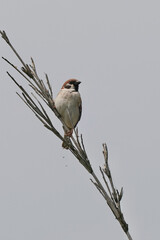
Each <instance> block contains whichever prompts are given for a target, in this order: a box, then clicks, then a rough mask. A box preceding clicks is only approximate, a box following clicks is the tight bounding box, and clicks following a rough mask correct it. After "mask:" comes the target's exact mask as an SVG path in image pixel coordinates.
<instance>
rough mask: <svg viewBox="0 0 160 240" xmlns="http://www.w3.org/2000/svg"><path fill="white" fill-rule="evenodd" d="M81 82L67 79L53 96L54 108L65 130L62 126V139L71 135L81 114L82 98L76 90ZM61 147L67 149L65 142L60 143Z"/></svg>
mask: <svg viewBox="0 0 160 240" xmlns="http://www.w3.org/2000/svg"><path fill="white" fill-rule="evenodd" d="M80 83H81V82H80V81H78V80H76V79H69V80H67V81H66V82H65V83H64V84H63V86H62V88H61V90H60V92H59V93H58V95H57V97H56V98H55V101H54V102H55V108H56V109H57V111H58V112H59V114H60V115H61V117H62V119H63V121H64V123H65V125H66V126H67V128H68V129H67V130H65V126H63V128H64V131H65V133H64V139H65V140H67V137H71V136H72V133H73V129H74V128H75V127H76V126H77V123H78V122H79V120H80V118H81V114H82V100H81V96H80V93H79V92H78V89H79V84H80ZM62 147H63V148H66V149H68V146H67V144H66V143H65V142H63V143H62Z"/></svg>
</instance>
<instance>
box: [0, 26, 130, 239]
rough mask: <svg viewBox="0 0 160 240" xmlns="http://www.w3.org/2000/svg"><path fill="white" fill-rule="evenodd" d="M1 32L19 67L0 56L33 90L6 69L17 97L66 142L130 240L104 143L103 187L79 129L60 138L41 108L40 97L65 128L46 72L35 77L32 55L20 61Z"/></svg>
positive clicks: (121, 194) (119, 194) (0, 32)
mask: <svg viewBox="0 0 160 240" xmlns="http://www.w3.org/2000/svg"><path fill="white" fill-rule="evenodd" d="M0 34H1V36H2V38H3V39H4V40H5V42H6V43H7V44H8V45H9V47H10V48H11V49H12V51H13V52H14V53H15V55H16V56H17V58H18V59H19V61H20V63H21V64H22V67H21V69H18V68H17V67H15V65H14V64H12V63H11V62H10V61H9V60H7V59H6V58H4V57H2V58H3V60H4V61H6V62H7V63H8V64H9V65H10V66H11V67H13V68H14V69H15V70H16V71H17V72H18V73H19V74H20V76H21V77H22V78H24V79H25V80H26V81H27V82H28V85H29V87H30V88H31V89H32V91H33V92H34V93H31V94H30V93H28V92H27V91H26V90H25V89H24V88H23V86H21V85H20V84H19V83H18V82H17V81H16V80H15V78H14V77H13V76H12V75H11V74H10V73H9V72H7V74H8V76H9V77H10V78H11V80H12V81H13V82H14V83H15V84H16V85H17V86H18V88H19V89H20V90H21V94H19V93H17V94H18V96H19V97H20V98H21V99H22V100H23V102H24V103H25V104H26V105H27V107H28V108H29V109H30V110H31V111H32V112H33V113H34V114H35V116H36V117H37V118H38V119H39V120H40V122H41V123H43V125H44V126H45V128H47V129H48V130H50V131H51V132H52V133H54V134H55V135H56V136H57V137H58V138H59V139H60V140H61V141H65V144H66V145H67V147H68V149H69V151H70V152H71V153H72V154H73V155H74V156H75V157H76V158H77V160H78V161H79V162H80V164H81V165H82V166H83V167H84V168H85V169H86V170H87V171H88V172H89V173H90V174H91V175H92V177H93V179H94V180H92V179H91V182H92V183H93V184H94V186H95V187H96V188H97V189H98V191H99V192H100V194H101V195H102V196H103V198H104V199H105V201H106V202H107V204H108V206H109V208H110V209H111V211H112V212H113V214H114V216H115V217H116V219H117V220H118V222H119V223H120V225H121V227H122V229H123V231H124V232H125V233H126V236H127V237H128V239H129V240H132V238H131V236H130V233H129V230H128V224H127V223H126V221H125V219H124V216H123V213H122V211H121V205H120V201H121V199H122V196H123V188H121V191H120V193H119V191H118V190H117V189H116V188H115V186H114V182H113V178H112V174H111V171H110V168H109V165H108V149H107V145H106V144H103V155H104V160H105V164H104V168H103V169H102V168H101V167H100V172H101V175H102V179H103V182H104V185H105V187H103V184H102V183H101V182H100V180H99V179H98V177H97V176H96V174H95V172H94V171H93V169H92V166H91V163H90V160H89V158H88V156H87V152H86V149H85V146H84V141H83V137H82V135H80V138H79V135H78V128H77V129H76V130H74V135H75V137H74V136H72V137H71V138H68V139H67V140H66V138H63V137H62V135H61V134H60V133H59V132H58V131H57V129H56V128H55V127H54V123H53V121H52V120H51V118H50V117H49V115H48V114H47V111H46V109H45V108H44V106H43V104H42V103H41V102H40V100H39V98H40V99H41V101H42V102H43V103H44V104H45V105H47V107H48V108H50V109H51V111H52V112H53V113H54V114H55V117H57V118H58V119H59V121H60V122H61V123H62V126H63V127H64V129H65V130H68V128H67V126H66V125H65V123H64V121H63V119H62V117H61V115H60V114H59V113H58V111H57V109H56V108H55V104H54V99H53V91H52V87H51V84H50V81H49V78H48V76H47V74H45V80H46V83H45V82H44V81H43V80H41V79H40V78H39V76H38V73H37V70H36V65H35V63H34V60H33V59H32V58H31V64H26V63H25V62H24V61H23V60H22V58H21V57H20V55H19V54H18V53H17V51H16V50H15V48H14V47H13V46H12V44H11V42H10V40H9V38H8V36H7V34H6V33H5V31H0ZM105 188H106V189H105Z"/></svg>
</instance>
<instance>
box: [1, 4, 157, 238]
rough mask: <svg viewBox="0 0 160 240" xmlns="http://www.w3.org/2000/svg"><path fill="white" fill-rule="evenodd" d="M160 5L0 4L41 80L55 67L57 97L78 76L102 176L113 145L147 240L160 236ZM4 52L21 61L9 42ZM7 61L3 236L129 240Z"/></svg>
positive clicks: (118, 178)
mask: <svg viewBox="0 0 160 240" xmlns="http://www.w3.org/2000/svg"><path fill="white" fill-rule="evenodd" d="M159 9H160V3H159V1H155V0H152V1H147V0H145V1H142V0H136V1H126V0H121V1H119V0H115V1H113V0H112V1H105V0H104V1H103V0H99V1H95V0H85V1H84V0H81V1H77V0H66V1H65V0H53V1H51V0H50V1H49V0H48V1H47V0H45V1H38V0H35V1H34V0H32V1H31V0H28V1H20V0H16V1H15V0H13V1H9V0H1V14H0V22H1V27H0V28H1V30H3V29H4V30H5V31H6V32H7V33H8V35H9V37H10V39H11V41H12V43H13V45H14V46H15V47H16V49H17V50H18V51H19V53H20V54H21V56H22V57H23V58H24V60H25V61H26V62H29V59H30V57H31V56H32V57H33V58H34V59H35V61H36V64H37V67H38V70H39V73H40V76H41V77H43V76H44V72H46V73H48V75H49V78H50V81H51V83H52V86H53V91H54V95H55V96H56V94H57V93H58V91H59V89H60V87H61V85H62V84H63V82H64V81H65V80H67V79H69V78H71V77H73V78H78V79H79V80H80V81H81V82H82V84H81V85H80V93H81V96H82V100H83V115H82V119H81V121H80V123H79V131H80V132H81V133H82V134H83V137H84V141H85V145H86V148H87V152H88V155H89V158H90V161H91V163H92V166H93V168H94V169H95V171H96V173H97V175H98V176H100V174H99V171H98V168H99V165H103V155H102V143H103V142H107V144H108V148H109V161H110V167H111V170H112V173H113V176H114V180H115V183H116V186H117V188H120V187H121V186H123V187H124V197H123V200H122V210H123V213H124V215H125V218H126V221H127V222H128V224H129V227H130V233H131V235H132V237H133V239H139V240H142V239H145V240H150V239H158V238H159V214H160V211H159V202H160V192H159V180H160V177H159V168H160V163H159V158H160V151H159V142H160V129H159V123H160V110H159V102H160V94H159V92H160V14H159ZM0 55H1V56H4V57H7V58H8V59H9V60H11V61H12V62H13V63H14V64H15V65H16V64H17V66H20V64H19V63H18V61H17V59H16V57H15V56H14V54H13V53H12V52H11V50H10V49H9V47H8V46H7V45H6V43H5V42H4V41H3V40H2V39H1V40H0ZM0 66H1V67H0V79H1V88H0V98H1V100H0V109H1V124H0V136H1V137H0V146H1V151H0V228H1V229H0V239H3V240H22V239H23V240H28V239H29V240H35V239H38V240H46V239H47V240H51V239H56V240H64V239H65V240H75V239H76V240H80V239H92V240H97V239H114V240H115V239H118V240H124V239H126V236H125V235H124V233H123V232H122V230H121V228H120V226H119V224H118V222H116V220H115V219H114V217H113V216H112V213H111V211H110V209H109V208H108V206H107V205H106V203H105V201H104V200H103V199H102V197H101V196H100V194H99V193H98V192H97V190H96V189H95V188H94V186H93V185H92V184H91V182H90V180H89V178H90V176H89V175H88V173H87V172H86V171H85V169H83V168H82V167H81V166H80V164H79V163H78V162H77V160H76V159H75V158H74V157H73V156H72V155H71V154H70V153H69V152H67V151H65V150H63V149H62V148H61V143H60V141H59V140H57V139H56V137H55V136H54V135H53V134H52V133H50V132H49V131H47V130H46V129H44V127H43V126H42V124H41V123H40V122H39V121H38V120H37V119H36V118H35V117H34V115H33V114H32V112H31V111H29V109H27V107H26V106H24V104H23V102H22V101H20V99H19V98H18V97H17V95H16V94H15V92H16V91H17V90H18V89H17V87H16V86H15V85H14V84H13V83H12V82H11V80H10V79H9V78H8V77H7V75H6V71H8V70H9V71H10V72H11V73H12V74H13V75H14V76H15V77H17V78H16V79H17V80H18V81H19V82H20V83H21V84H23V81H24V80H23V79H21V78H20V77H19V76H18V75H17V73H15V71H13V70H12V69H11V68H10V67H9V66H8V65H7V64H6V63H5V62H4V61H3V60H2V59H1V60H0ZM53 121H54V122H55V125H56V126H57V127H58V129H59V130H60V131H61V132H62V130H61V125H60V123H59V122H58V121H57V119H56V118H55V117H54V116H53Z"/></svg>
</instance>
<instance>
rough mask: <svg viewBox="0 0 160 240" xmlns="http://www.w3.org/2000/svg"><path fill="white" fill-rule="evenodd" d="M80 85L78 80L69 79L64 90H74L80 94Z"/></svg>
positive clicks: (63, 87) (64, 85)
mask: <svg viewBox="0 0 160 240" xmlns="http://www.w3.org/2000/svg"><path fill="white" fill-rule="evenodd" d="M80 83H81V82H80V81H78V80H77V79H69V80H67V81H66V82H65V83H64V84H63V86H62V89H73V90H75V91H76V92H78V88H79V84H80Z"/></svg>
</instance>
